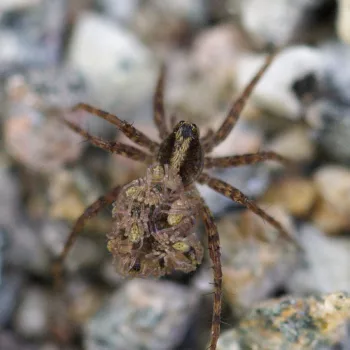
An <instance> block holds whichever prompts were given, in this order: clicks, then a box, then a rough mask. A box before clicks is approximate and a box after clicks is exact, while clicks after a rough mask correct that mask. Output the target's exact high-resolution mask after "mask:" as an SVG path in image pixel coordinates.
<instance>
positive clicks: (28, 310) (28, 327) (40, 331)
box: [15, 286, 49, 338]
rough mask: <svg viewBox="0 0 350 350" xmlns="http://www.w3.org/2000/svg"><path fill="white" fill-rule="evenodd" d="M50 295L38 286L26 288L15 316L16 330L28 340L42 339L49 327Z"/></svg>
mask: <svg viewBox="0 0 350 350" xmlns="http://www.w3.org/2000/svg"><path fill="white" fill-rule="evenodd" d="M48 309H49V298H48V294H47V293H46V292H45V291H44V290H42V289H41V288H39V287H37V286H31V287H29V288H26V289H25V291H24V293H23V295H22V300H21V302H20V304H19V308H18V310H17V313H16V316H15V328H16V330H17V332H18V333H19V334H21V335H22V336H24V337H26V338H41V337H44V336H45V335H46V333H47V332H48V327H49V310H48Z"/></svg>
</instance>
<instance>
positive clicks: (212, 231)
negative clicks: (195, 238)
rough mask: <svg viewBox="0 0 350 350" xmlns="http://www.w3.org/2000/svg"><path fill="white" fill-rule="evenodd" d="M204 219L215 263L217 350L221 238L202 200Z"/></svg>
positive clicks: (213, 346)
mask: <svg viewBox="0 0 350 350" xmlns="http://www.w3.org/2000/svg"><path fill="white" fill-rule="evenodd" d="M202 209H203V211H202V218H203V222H204V225H205V229H206V231H207V235H208V249H209V256H210V259H211V261H212V262H213V274H214V307H213V317H212V324H211V339H210V347H209V348H210V350H215V349H216V343H217V341H218V339H219V336H220V323H221V308H222V270H221V261H220V237H219V233H218V229H217V227H216V225H215V222H214V218H213V215H212V213H211V211H210V209H209V208H208V206H207V205H206V204H205V202H204V200H203V199H202Z"/></svg>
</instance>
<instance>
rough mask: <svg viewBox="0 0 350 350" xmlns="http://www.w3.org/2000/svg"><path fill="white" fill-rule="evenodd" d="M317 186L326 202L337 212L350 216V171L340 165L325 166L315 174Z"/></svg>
mask: <svg viewBox="0 0 350 350" xmlns="http://www.w3.org/2000/svg"><path fill="white" fill-rule="evenodd" d="M314 180H315V184H316V185H317V187H318V190H319V192H320V194H321V196H322V197H323V199H324V200H325V201H327V202H328V203H329V204H330V205H331V206H332V207H333V208H334V209H335V210H337V211H339V212H343V213H346V214H348V215H349V214H350V195H349V194H350V170H349V169H348V168H345V167H342V166H340V165H325V166H323V167H321V168H319V169H318V170H317V171H316V172H315V174H314Z"/></svg>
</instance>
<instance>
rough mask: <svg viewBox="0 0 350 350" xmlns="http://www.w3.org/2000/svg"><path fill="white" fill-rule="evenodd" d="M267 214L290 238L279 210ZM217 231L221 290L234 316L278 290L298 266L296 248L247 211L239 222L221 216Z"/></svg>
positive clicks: (287, 224) (289, 227)
mask: <svg viewBox="0 0 350 350" xmlns="http://www.w3.org/2000/svg"><path fill="white" fill-rule="evenodd" d="M268 212H269V214H270V215H272V216H273V217H274V218H275V219H276V220H278V221H279V222H281V223H282V225H283V226H284V227H285V228H286V230H288V231H289V232H290V234H291V235H293V234H294V228H293V225H292V222H291V220H290V217H289V216H288V214H287V213H286V212H285V211H284V210H283V209H281V208H280V207H276V206H275V207H269V208H268ZM218 229H219V232H220V243H221V254H222V266H223V280H224V290H225V292H226V293H225V294H226V298H227V300H228V301H229V303H230V305H231V307H232V309H233V311H234V312H236V313H239V312H240V311H242V309H246V308H248V307H250V306H251V305H252V303H254V302H257V301H260V300H263V299H264V298H266V297H267V296H268V295H269V293H272V292H273V291H274V290H276V289H277V288H279V287H281V286H282V285H283V284H284V283H285V282H286V280H287V279H288V276H289V275H290V273H291V272H293V271H294V270H295V269H296V267H297V265H298V260H299V258H300V255H299V252H298V249H297V248H296V246H295V245H294V244H293V243H291V242H290V241H287V240H285V239H283V238H282V237H280V236H279V233H278V232H276V230H275V229H274V228H273V227H271V226H270V225H269V224H268V223H266V222H263V221H262V220H261V219H260V218H259V217H257V216H256V215H255V214H254V213H252V212H250V211H246V212H244V213H243V214H241V215H240V217H239V220H237V215H236V216H233V215H230V216H225V217H224V218H223V219H221V220H220V221H219V222H218Z"/></svg>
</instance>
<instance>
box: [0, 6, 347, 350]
mask: <svg viewBox="0 0 350 350" xmlns="http://www.w3.org/2000/svg"><path fill="white" fill-rule="evenodd" d="M349 6H350V4H349V1H346V0H339V1H335V0H322V1H319V0H318V1H316V0H298V1H287V0H276V1H274V2H272V1H269V0H244V1H243V0H207V1H204V0H179V1H176V2H174V1H171V0H143V1H141V0H119V1H112V0H89V1H81V0H70V1H64V0H2V1H1V3H0V47H1V50H0V81H1V84H0V105H1V108H0V117H1V119H0V121H1V122H0V131H1V137H0V142H1V148H0V276H1V280H0V282H1V284H0V344H1V346H0V348H1V350H17V349H21V350H22V349H24V350H31V349H33V350H34V349H39V350H56V349H59V346H58V345H57V343H56V341H55V338H54V335H56V338H57V337H59V338H60V339H61V340H62V341H63V342H64V349H69V350H78V349H88V350H126V349H128V350H138V349H149V350H157V349H159V350H164V349H169V350H171V349H191V350H197V349H198V350H201V349H205V347H206V344H207V341H208V337H209V328H210V319H211V309H212V304H211V303H212V299H211V294H210V292H211V288H212V285H211V282H212V275H211V269H210V261H209V259H208V256H206V257H205V261H204V263H203V264H202V266H201V267H200V268H199V269H198V270H197V271H196V272H195V273H192V274H191V275H181V274H174V275H172V276H169V277H167V278H163V279H161V280H158V281H157V280H141V279H133V280H131V279H130V280H128V279H123V278H122V277H121V276H119V275H118V274H117V273H116V272H115V271H114V268H113V266H112V264H111V257H110V255H109V253H108V251H107V249H106V239H105V234H106V233H108V232H109V230H110V227H111V217H110V209H111V208H107V209H106V210H104V211H103V213H101V214H100V215H99V217H98V218H96V219H94V220H92V221H91V222H90V223H89V225H88V226H87V227H86V228H85V230H84V232H83V233H82V235H81V237H80V238H79V239H78V242H77V244H76V246H75V247H74V249H73V251H72V252H71V254H70V255H69V258H68V259H67V262H66V264H65V267H66V277H67V281H66V289H65V290H66V295H65V299H66V304H65V305H68V310H69V313H68V315H65V317H67V319H66V321H65V323H66V325H68V319H69V327H65V328H64V330H65V331H64V332H60V333H59V334H57V333H58V330H57V329H53V327H52V319H53V317H56V316H57V315H60V313H61V312H62V306H61V305H59V304H58V303H57V297H55V294H54V290H53V287H52V282H53V281H52V276H51V273H50V266H51V263H52V261H53V259H54V257H55V256H57V254H58V253H59V252H60V251H61V249H62V246H63V243H64V241H65V238H66V237H67V235H68V233H69V231H70V228H71V227H72V225H73V223H74V220H75V219H76V218H77V217H78V216H79V215H80V213H81V212H82V211H83V210H84V208H85V207H86V206H87V205H89V204H90V203H91V202H93V201H94V200H95V199H96V198H97V197H98V196H100V195H101V194H103V193H104V192H106V191H107V190H108V189H109V188H111V187H113V186H115V185H116V184H123V183H127V182H129V181H131V180H133V179H135V178H138V177H140V176H143V175H144V171H145V168H144V166H142V165H139V164H137V163H134V162H132V161H130V160H128V159H124V158H121V157H118V156H111V155H109V154H107V153H106V152H103V151H101V150H99V149H96V148H93V147H92V146H91V145H89V144H88V143H87V142H83V141H82V140H81V138H80V137H78V136H77V135H75V134H73V133H72V132H70V131H69V130H67V129H66V128H65V127H64V126H63V125H62V124H61V123H60V122H59V121H58V118H57V115H59V114H61V113H65V112H67V111H68V110H69V108H70V107H72V106H73V105H74V104H75V103H77V102H87V103H90V104H93V105H95V106H97V107H100V108H102V109H105V110H108V111H110V112H112V113H115V114H117V115H118V116H120V117H121V118H123V119H125V120H127V121H129V122H132V123H134V125H135V126H137V127H138V128H140V129H141V130H143V131H144V132H145V133H146V134H147V135H150V136H152V137H154V138H155V139H156V138H157V132H156V130H155V128H154V127H153V124H152V123H151V120H152V104H151V100H152V94H153V89H154V85H155V81H156V78H157V74H158V72H159V68H160V64H161V62H166V64H167V67H168V75H167V86H166V106H167V111H168V116H170V115H172V114H173V113H176V116H177V118H178V120H181V119H184V120H190V121H192V122H195V123H197V124H198V125H199V126H200V127H201V130H203V131H205V130H207V129H208V128H209V127H210V128H215V127H217V126H218V125H219V124H220V121H221V120H222V119H223V118H224V116H225V113H226V112H227V111H228V108H229V105H230V102H231V101H232V99H233V97H234V96H237V94H238V93H239V91H240V90H241V89H242V88H243V87H244V86H245V84H246V83H247V82H248V80H249V79H250V78H251V77H252V75H253V74H254V73H255V71H256V70H257V69H258V67H259V66H260V65H261V64H262V63H263V61H264V57H265V56H266V53H267V51H268V49H269V48H270V47H271V46H274V47H280V48H281V51H280V53H279V55H278V57H277V58H276V60H275V61H274V62H273V64H272V66H271V67H270V69H269V70H268V72H267V73H266V75H265V76H264V77H263V79H262V81H261V83H259V85H258V86H257V88H256V89H255V91H254V93H253V95H252V97H251V99H250V100H249V103H248V104H247V106H246V108H245V109H244V112H243V114H242V116H241V119H240V121H239V123H238V124H237V126H236V128H235V130H234V131H233V132H232V134H231V135H230V136H229V138H228V139H227V141H225V142H224V143H223V144H222V145H221V146H220V147H218V148H217V149H216V150H215V151H214V152H213V154H215V155H222V156H223V155H230V154H243V153H252V152H256V151H258V150H274V151H277V152H279V153H281V154H282V155H284V156H286V157H289V158H290V159H292V160H293V161H294V163H295V164H294V166H291V167H287V168H283V167H281V166H280V165H278V164H275V163H273V162H266V163H264V164H259V165H255V166H249V167H248V166H247V167H240V168H235V169H228V170H215V171H214V173H215V175H216V176H219V177H220V178H222V179H224V180H225V181H228V182H229V183H231V184H233V185H234V186H236V187H238V188H239V189H241V190H242V191H243V192H244V193H246V194H247V195H249V196H250V197H252V198H255V199H256V200H257V201H258V202H259V204H260V205H261V206H262V207H263V208H264V209H265V210H267V211H268V212H269V213H270V214H271V215H272V216H274V217H275V218H276V219H278V220H279V221H280V222H281V223H283V224H284V226H285V227H286V228H288V230H289V232H290V233H291V234H292V235H293V237H294V239H295V241H296V242H297V243H298V245H299V249H298V248H296V246H295V245H293V244H291V243H287V242H285V241H283V240H280V239H279V238H278V233H277V232H276V231H275V230H273V229H272V228H271V227H270V226H269V225H268V224H267V223H264V222H263V221H261V220H260V219H259V218H257V217H256V216H255V215H254V214H252V213H250V212H246V211H244V210H242V208H240V207H238V206H237V205H235V204H234V203H232V202H230V201H228V200H226V199H225V198H223V197H221V196H220V195H218V194H216V193H214V192H212V191H211V190H209V189H208V188H204V187H202V186H201V187H200V191H201V192H202V194H203V196H204V197H205V198H206V200H207V202H208V204H209V206H210V208H211V209H212V211H213V213H214V215H215V219H216V222H217V224H218V228H219V232H220V237H221V242H222V264H223V271H224V299H225V307H224V312H223V324H222V328H223V334H222V337H221V339H220V341H219V346H218V349H220V350H224V349H225V350H226V349H227V350H228V349H276V350H277V349H288V350H289V349H293V350H294V349H327V350H330V349H349V348H350V331H349V329H350V326H349V319H350V317H349V305H350V297H349V294H348V293H349V292H350V270H349V266H350V235H349V233H350V219H349V218H350V168H349V164H350V95H349V87H350V47H349V45H350V37H349V33H350V30H349V26H350V18H349V11H347V8H348V7H349ZM72 118H75V121H76V122H77V123H79V124H80V125H81V126H83V127H84V128H85V129H87V130H89V132H91V133H93V134H94V135H97V136H100V137H103V138H105V139H109V140H124V139H123V137H122V136H121V135H120V134H118V133H117V131H116V130H115V129H114V128H113V127H111V125H109V124H107V123H105V122H102V121H101V120H99V119H98V118H96V117H93V116H91V115H88V114H79V115H74V116H72ZM124 141H125V140H124ZM198 234H199V236H200V237H201V238H202V240H203V242H205V236H204V232H203V229H202V227H201V226H198ZM261 237H268V238H269V239H268V240H265V241H262V240H261V239H260V238H261ZM300 248H301V249H300Z"/></svg>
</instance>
